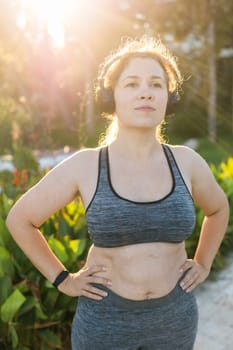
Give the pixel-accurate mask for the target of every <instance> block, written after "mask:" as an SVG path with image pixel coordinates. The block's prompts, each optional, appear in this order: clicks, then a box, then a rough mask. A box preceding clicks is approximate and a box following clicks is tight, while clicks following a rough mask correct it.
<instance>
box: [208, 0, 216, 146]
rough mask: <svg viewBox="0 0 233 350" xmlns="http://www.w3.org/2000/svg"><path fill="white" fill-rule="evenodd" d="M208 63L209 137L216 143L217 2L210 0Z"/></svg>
mask: <svg viewBox="0 0 233 350" xmlns="http://www.w3.org/2000/svg"><path fill="white" fill-rule="evenodd" d="M207 40H208V56H209V59H208V63H209V101H208V137H209V139H210V140H211V141H213V142H215V141H216V136H217V130H216V100H217V77H216V53H215V0H209V25H208V38H207Z"/></svg>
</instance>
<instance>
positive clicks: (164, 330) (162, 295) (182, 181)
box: [7, 38, 228, 350]
mask: <svg viewBox="0 0 233 350" xmlns="http://www.w3.org/2000/svg"><path fill="white" fill-rule="evenodd" d="M181 83H182V79H181V75H180V72H179V70H178V68H177V65H176V61H175V59H174V58H173V57H172V56H171V54H170V53H169V52H168V51H167V50H166V49H165V48H164V47H163V46H162V44H161V43H158V42H156V41H155V40H153V39H152V38H151V39H145V38H142V39H140V40H131V41H128V42H126V43H125V45H124V46H123V47H122V48H120V49H119V50H118V51H117V52H116V53H115V54H113V55H111V56H110V57H108V58H107V59H106V61H105V62H104V64H103V66H102V69H101V71H100V76H99V80H98V84H97V89H96V92H97V102H98V104H99V106H100V108H101V111H102V112H103V113H107V114H111V115H112V116H113V124H112V125H111V128H110V129H111V135H110V136H111V137H112V140H110V141H109V139H106V140H107V141H106V140H105V141H106V143H107V146H101V147H97V148H94V149H85V150H82V151H79V152H77V153H76V154H75V155H74V156H72V157H71V158H69V159H67V160H66V161H64V162H62V163H61V164H59V165H58V166H57V167H56V168H54V169H53V170H52V171H51V172H50V173H49V174H47V175H46V176H45V177H44V178H43V179H42V180H41V181H40V182H39V183H38V184H37V185H36V186H34V187H33V188H32V189H31V190H29V191H28V192H27V193H26V194H25V195H24V196H22V198H21V199H20V200H19V201H18V202H17V203H16V204H15V206H14V207H13V208H12V210H11V212H10V213H9V216H8V218H7V225H8V228H9V230H10V232H11V234H12V236H13V237H14V239H15V240H16V242H17V243H18V245H19V246H20V247H21V248H22V249H23V251H24V252H25V254H26V255H27V256H28V257H29V258H30V259H31V261H32V262H33V263H34V264H35V266H36V267H37V268H38V269H39V270H40V271H41V273H42V274H43V275H44V276H45V277H46V278H47V279H48V280H49V281H51V282H53V283H54V285H55V286H56V287H57V288H58V289H59V290H60V291H61V292H63V293H65V294H67V295H69V296H74V297H77V296H79V304H78V308H77V312H76V314H75V317H74V320H73V325H72V349H73V350H86V349H88V350H89V349H95V350H98V349H99V350H105V349H111V350H114V349H120V350H126V349H130V350H134V349H135V350H136V349H150V350H152V349H154V350H176V349H177V350H178V349H179V350H191V349H192V348H193V345H194V341H195V336H196V330H197V319H198V312H197V305H196V300H195V297H194V295H193V290H194V288H195V287H196V286H197V285H198V284H200V283H202V282H203V281H204V280H205V279H206V278H207V276H208V274H209V272H210V268H211V264H212V262H213V259H214V257H215V255H216V253H217V250H218V248H219V246H220V244H221V241H222V240H223V236H224V232H225V229H226V226H227V222H228V203H227V200H226V197H225V195H224V193H223V191H222V190H221V188H220V187H219V186H218V184H217V183H216V181H215V179H214V177H213V175H212V173H211V171H210V169H209V167H208V166H207V164H206V163H205V161H204V160H203V159H202V158H201V157H200V156H199V155H198V154H196V153H195V152H194V151H192V150H191V149H189V148H187V147H183V146H168V145H166V144H163V143H162V142H161V141H160V138H159V129H160V125H161V123H162V122H163V120H164V116H165V114H166V113H167V112H168V109H169V108H170V106H171V105H172V104H174V103H176V102H177V100H178V98H179V96H178V91H179V89H180V85H181ZM155 132H156V137H155ZM77 195H80V196H81V198H82V201H83V204H84V207H85V209H86V218H87V223H88V227H89V232H90V235H91V237H92V239H93V245H92V246H91V248H90V251H89V254H88V257H87V261H86V264H85V266H84V267H83V268H82V269H81V270H80V271H78V272H77V273H69V272H68V271H66V269H65V266H63V264H62V263H61V262H60V261H59V260H58V259H57V258H56V256H55V255H54V254H53V253H52V251H51V250H50V248H49V247H48V244H47V242H46V241H45V239H44V237H43V236H42V235H41V233H40V231H39V229H38V228H39V227H40V226H41V225H42V224H43V222H44V221H45V220H47V219H48V217H49V216H51V215H52V214H53V213H54V212H55V211H57V210H59V209H60V208H62V207H64V206H65V205H66V204H67V203H69V202H70V201H72V200H73V199H74V198H75V196H77ZM194 202H195V203H196V204H197V205H199V206H200V207H201V208H202V209H203V211H204V213H205V218H204V221H203V225H202V229H201V233H200V240H199V244H198V247H197V250H196V253H195V256H194V258H193V259H187V254H186V251H185V243H184V242H185V239H187V238H188V237H189V236H190V235H191V233H192V231H193V228H194V225H195V210H194Z"/></svg>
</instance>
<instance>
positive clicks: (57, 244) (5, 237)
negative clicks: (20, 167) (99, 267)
mask: <svg viewBox="0 0 233 350" xmlns="http://www.w3.org/2000/svg"><path fill="white" fill-rule="evenodd" d="M11 205H12V200H11V199H9V198H8V197H6V195H5V194H3V195H2V196H1V202H0V209H1V213H2V217H1V218H0V230H1V236H0V256H1V259H0V285H1V293H0V348H1V350H5V349H6V350H9V349H17V350H28V349H30V350H43V349H44V350H45V349H46V350H50V349H69V348H70V345H69V334H70V326H71V320H72V317H73V314H74V312H75V309H76V303H77V299H75V298H70V297H68V296H66V295H64V294H62V293H60V292H59V291H58V290H56V289H55V288H54V287H53V286H52V284H51V283H50V282H48V281H47V280H45V279H44V277H43V276H41V275H40V273H39V272H38V271H37V270H36V269H35V267H34V266H33V265H32V264H31V263H30V261H29V260H28V259H27V258H26V257H25V255H24V254H23V253H22V252H21V250H20V249H19V248H18V246H17V245H16V244H15V242H14V241H13V239H12V238H11V236H10V235H9V233H8V231H7V228H6V226H5V222H4V218H5V217H6V215H7V213H8V211H9V209H10V207H11ZM42 232H43V233H44V235H45V236H46V238H47V240H48V242H49V245H50V247H51V248H52V250H53V251H54V252H55V253H56V255H57V256H58V258H59V259H60V260H61V261H62V262H63V263H64V265H65V266H66V267H67V268H68V269H69V270H70V271H77V270H78V269H79V268H80V267H81V266H82V265H83V263H84V262H85V259H86V254H87V251H88V248H89V240H88V238H87V228H86V222H85V219H84V209H83V207H82V204H81V202H80V200H76V201H74V202H72V203H70V204H69V205H68V206H67V207H65V208H64V209H62V210H61V211H59V212H58V213H56V214H54V215H53V216H52V217H51V218H50V219H49V220H48V221H47V222H45V224H44V225H43V226H42Z"/></svg>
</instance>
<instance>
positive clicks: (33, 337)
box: [0, 158, 233, 350]
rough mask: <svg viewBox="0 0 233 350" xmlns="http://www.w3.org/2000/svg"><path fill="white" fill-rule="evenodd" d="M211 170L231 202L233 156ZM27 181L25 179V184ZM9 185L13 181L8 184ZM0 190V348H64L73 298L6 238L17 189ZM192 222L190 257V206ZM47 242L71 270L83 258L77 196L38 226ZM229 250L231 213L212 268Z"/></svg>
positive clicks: (193, 242) (84, 236)
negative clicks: (54, 283)
mask: <svg viewBox="0 0 233 350" xmlns="http://www.w3.org/2000/svg"><path fill="white" fill-rule="evenodd" d="M211 168H212V171H213V173H214V175H215V177H216V179H217V181H218V183H219V184H220V186H221V187H222V188H223V190H224V191H225V193H226V194H227V197H228V200H229V203H230V206H231V207H232V206H233V158H229V159H228V160H227V162H226V163H224V162H222V163H220V164H219V165H218V166H216V165H211ZM27 185H28V186H29V183H27ZM11 186H13V184H11ZM18 187H19V191H9V193H13V194H14V195H15V197H13V198H10V197H9V194H8V195H6V193H4V192H3V193H1V195H0V213H1V215H0V232H1V234H0V285H1V293H0V348H1V350H9V349H11V350H13V349H16V350H43V349H45V350H52V349H67V350H68V349H70V340H69V339H70V327H71V321H72V318H73V314H74V312H75V309H76V304H77V299H76V298H70V297H68V296H66V295H63V294H62V293H60V292H59V291H58V290H57V289H55V288H54V287H53V286H52V284H51V283H50V282H49V281H47V280H45V279H44V277H42V276H41V275H40V273H39V272H38V271H37V270H36V268H35V267H34V266H33V265H32V264H31V263H30V261H29V260H28V259H27V258H26V257H25V255H24V254H23V253H22V251H21V250H20V249H19V248H18V246H17V245H16V243H15V242H14V241H13V239H12V238H11V236H10V234H9V232H8V230H7V228H6V225H5V218H6V216H7V213H8V212H9V210H10V207H11V206H12V204H13V202H14V201H15V200H16V199H17V198H18V196H19V195H20V193H22V191H23V189H22V188H21V187H20V184H19V185H18ZM196 213H197V225H196V228H195V231H194V232H193V235H192V236H191V237H190V239H189V240H187V241H186V248H187V251H188V255H189V256H190V257H193V255H194V252H195V249H196V246H197V242H198V239H199V233H200V228H201V223H202V220H203V212H202V211H201V210H200V209H199V208H196ZM41 231H42V232H43V234H44V235H45V237H46V239H47V241H48V242H49V245H50V247H51V248H52V250H53V251H54V252H55V254H56V255H57V256H58V258H59V259H60V260H61V261H62V262H63V263H64V265H65V266H66V268H67V269H69V270H70V271H71V272H76V271H78V270H79V269H80V268H81V267H82V266H83V264H84V263H85V260H86V256H87V252H88V249H89V247H90V244H91V242H90V240H89V238H88V234H87V226H86V220H85V212H84V208H83V206H82V204H81V201H80V199H79V198H78V199H77V200H75V201H73V202H71V203H70V204H68V205H67V206H66V207H65V208H63V209H62V210H60V211H59V212H57V213H55V214H54V215H52V217H50V218H49V219H48V220H47V221H46V222H45V223H44V224H43V226H42V227H41ZM232 249H233V213H231V217H230V221H229V225H228V228H227V232H226V235H225V238H224V240H223V242H222V245H221V247H220V249H219V252H218V254H217V256H216V258H215V261H214V264H213V269H215V270H216V269H220V268H223V267H224V257H225V255H226V254H227V252H229V251H230V250H232Z"/></svg>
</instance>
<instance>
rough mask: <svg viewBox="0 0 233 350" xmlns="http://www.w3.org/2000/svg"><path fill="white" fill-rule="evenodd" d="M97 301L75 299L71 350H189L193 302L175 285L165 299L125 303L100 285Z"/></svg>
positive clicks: (193, 324)
mask: <svg viewBox="0 0 233 350" xmlns="http://www.w3.org/2000/svg"><path fill="white" fill-rule="evenodd" d="M98 288H100V285H98ZM101 289H104V290H107V291H108V296H107V297H105V298H103V299H102V300H101V301H95V300H93V299H90V298H86V297H83V296H81V297H79V302H78V308H77V311H76V313H75V316H74V319H73V324H72V334H71V340H72V350H192V349H193V345H194V341H195V337H196V332H197V323H198V310H197V303H196V298H195V296H194V295H193V293H192V292H190V293H186V292H184V291H183V290H182V289H181V287H180V286H179V283H177V285H176V287H175V288H174V289H173V290H172V291H171V292H170V293H169V294H167V295H165V296H164V297H161V298H155V299H146V300H139V301H135V300H130V299H125V298H123V297H121V296H119V295H118V294H116V293H114V292H112V291H111V290H109V289H107V288H106V287H104V286H102V285H101Z"/></svg>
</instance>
